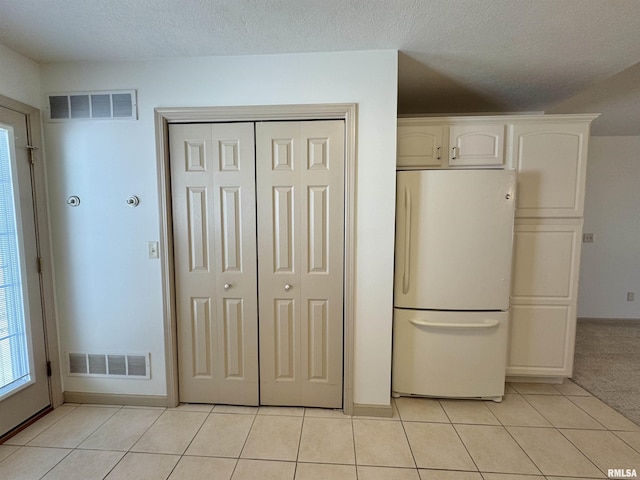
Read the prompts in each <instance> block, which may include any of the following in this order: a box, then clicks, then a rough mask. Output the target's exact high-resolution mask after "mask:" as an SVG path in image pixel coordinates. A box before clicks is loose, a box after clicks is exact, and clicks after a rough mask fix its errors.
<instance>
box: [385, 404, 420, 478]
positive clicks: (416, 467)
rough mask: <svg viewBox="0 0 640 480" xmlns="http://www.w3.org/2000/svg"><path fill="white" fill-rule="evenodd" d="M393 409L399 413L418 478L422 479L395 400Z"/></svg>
mask: <svg viewBox="0 0 640 480" xmlns="http://www.w3.org/2000/svg"><path fill="white" fill-rule="evenodd" d="M392 407H395V409H396V411H397V412H398V418H399V419H400V425H402V431H403V432H404V438H405V439H406V440H407V445H408V446H409V451H410V452H411V458H412V459H413V465H414V466H415V470H416V473H417V474H418V478H420V470H418V462H416V456H415V454H414V453H413V448H412V447H411V442H410V441H409V435H407V429H406V428H405V427H404V420H402V415H401V414H400V409H398V405H396V401H395V399H393V400H392Z"/></svg>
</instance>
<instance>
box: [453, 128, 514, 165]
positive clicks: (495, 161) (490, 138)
mask: <svg viewBox="0 0 640 480" xmlns="http://www.w3.org/2000/svg"><path fill="white" fill-rule="evenodd" d="M504 130H505V126H504V125H503V124H499V125H491V124H490V125H452V126H451V129H450V131H449V139H450V140H449V165H450V166H452V167H456V166H502V165H504Z"/></svg>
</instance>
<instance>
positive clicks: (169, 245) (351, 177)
mask: <svg viewBox="0 0 640 480" xmlns="http://www.w3.org/2000/svg"><path fill="white" fill-rule="evenodd" d="M154 116H155V132H156V157H157V171H158V194H159V195H158V196H159V207H160V209H159V210H160V261H161V275H162V297H163V317H164V339H165V369H166V379H167V406H168V407H175V406H177V405H178V403H179V395H178V352H177V320H176V300H175V288H174V287H175V285H174V283H175V282H174V268H173V267H174V263H173V262H174V260H173V234H172V227H171V226H172V225H173V220H172V215H171V184H170V171H171V170H170V167H169V124H171V123H216V122H263V121H274V120H275V121H278V120H288V121H295V120H344V122H345V172H344V173H345V179H344V199H345V209H344V232H345V235H344V237H345V238H344V275H343V280H344V310H343V322H344V338H343V357H344V365H343V399H342V405H343V409H344V413H345V414H347V415H352V414H353V371H354V369H353V366H354V352H353V345H354V341H353V340H354V307H355V279H356V276H355V259H356V255H355V253H356V252H355V250H356V228H355V227H356V218H355V212H356V210H355V205H356V196H355V194H356V152H357V149H356V138H357V104H355V103H338V104H310V105H256V106H239V107H184V108H181V107H176V108H156V109H155V110H154Z"/></svg>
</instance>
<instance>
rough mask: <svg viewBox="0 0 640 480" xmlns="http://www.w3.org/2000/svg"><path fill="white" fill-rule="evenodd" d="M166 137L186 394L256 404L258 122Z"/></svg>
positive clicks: (191, 127) (182, 129) (187, 129)
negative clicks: (256, 167) (255, 147)
mask: <svg viewBox="0 0 640 480" xmlns="http://www.w3.org/2000/svg"><path fill="white" fill-rule="evenodd" d="M169 139H170V158H171V188H172V210H173V212H172V213H173V228H174V232H173V233H174V263H175V285H176V309H177V323H178V368H179V393H180V401H182V402H194V403H231V404H243V405H257V404H258V358H257V346H258V334H257V292H256V285H257V271H256V267H257V266H256V230H255V153H254V152H255V151H254V135H253V124H252V123H244V124H208V125H205V124H202V125H196V124H185V125H171V126H170V128H169Z"/></svg>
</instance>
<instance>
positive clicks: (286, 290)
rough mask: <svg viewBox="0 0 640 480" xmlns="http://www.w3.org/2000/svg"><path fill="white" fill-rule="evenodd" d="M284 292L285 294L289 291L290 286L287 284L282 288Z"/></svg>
mask: <svg viewBox="0 0 640 480" xmlns="http://www.w3.org/2000/svg"><path fill="white" fill-rule="evenodd" d="M284 290H285V292H288V291H289V290H291V285H289V284H288V283H287V284H286V285H285V286H284Z"/></svg>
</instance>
